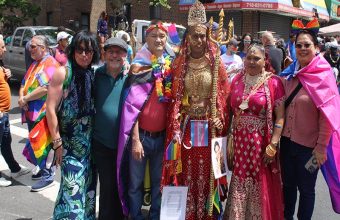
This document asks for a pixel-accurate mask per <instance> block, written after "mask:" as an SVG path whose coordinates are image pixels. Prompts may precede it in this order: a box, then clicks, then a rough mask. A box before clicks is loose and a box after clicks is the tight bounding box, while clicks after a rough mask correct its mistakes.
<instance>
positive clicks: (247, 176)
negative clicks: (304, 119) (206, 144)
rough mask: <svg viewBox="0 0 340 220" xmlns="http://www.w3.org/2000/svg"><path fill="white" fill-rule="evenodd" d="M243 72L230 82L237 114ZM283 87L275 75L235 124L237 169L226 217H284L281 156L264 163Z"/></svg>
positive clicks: (282, 97) (281, 101)
mask: <svg viewBox="0 0 340 220" xmlns="http://www.w3.org/2000/svg"><path fill="white" fill-rule="evenodd" d="M244 78H245V75H244V74H239V75H237V76H236V77H235V79H234V80H233V82H232V85H231V108H232V111H233V113H234V114H235V112H236V111H238V107H239V105H240V104H241V102H242V96H243V91H244V88H245V83H244ZM283 101H284V88H283V85H282V82H281V80H280V78H278V77H277V76H274V75H272V76H271V77H270V78H269V79H268V80H267V81H266V82H265V83H264V84H263V85H262V86H261V87H260V88H259V89H258V90H257V92H256V93H255V94H254V95H252V96H251V97H250V99H249V108H248V109H246V110H245V111H244V112H242V113H241V115H240V117H239V121H238V123H237V125H236V126H234V130H233V135H234V152H235V153H234V170H233V175H232V178H231V183H230V189H229V194H228V200H227V205H226V211H225V216H224V218H225V219H236V220H237V219H263V220H280V219H283V198H282V188H281V177H280V168H279V165H278V164H279V163H278V159H277V158H278V157H277V158H276V160H275V161H274V162H273V163H272V164H270V165H268V166H265V164H264V163H263V159H262V157H263V154H264V151H265V148H266V146H267V145H268V144H269V142H270V138H271V133H272V130H273V112H274V109H275V107H276V106H278V105H281V104H283Z"/></svg>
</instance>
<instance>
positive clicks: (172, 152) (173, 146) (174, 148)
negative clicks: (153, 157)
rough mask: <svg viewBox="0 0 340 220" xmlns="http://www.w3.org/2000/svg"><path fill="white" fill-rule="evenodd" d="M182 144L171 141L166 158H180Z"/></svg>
mask: <svg viewBox="0 0 340 220" xmlns="http://www.w3.org/2000/svg"><path fill="white" fill-rule="evenodd" d="M180 150H181V149H180V145H179V144H178V142H177V141H174V140H173V141H171V142H170V144H169V145H168V147H167V148H166V153H165V154H166V155H165V159H166V160H178V159H179V158H180Z"/></svg>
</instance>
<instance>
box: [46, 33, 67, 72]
mask: <svg viewBox="0 0 340 220" xmlns="http://www.w3.org/2000/svg"><path fill="white" fill-rule="evenodd" d="M70 37H71V35H70V34H68V33H66V32H65V31H61V32H59V33H58V34H57V42H58V46H57V47H56V48H51V55H52V56H53V57H54V58H55V59H56V60H57V61H58V62H59V63H60V65H62V66H65V65H66V63H67V55H66V53H65V50H66V47H67V46H68V44H69V40H68V39H69V38H70Z"/></svg>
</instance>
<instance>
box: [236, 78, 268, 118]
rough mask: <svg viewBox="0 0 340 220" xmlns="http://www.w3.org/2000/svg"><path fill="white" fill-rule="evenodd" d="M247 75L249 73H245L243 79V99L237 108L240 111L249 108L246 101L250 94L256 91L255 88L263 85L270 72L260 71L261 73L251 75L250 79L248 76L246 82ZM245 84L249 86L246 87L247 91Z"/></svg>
mask: <svg viewBox="0 0 340 220" xmlns="http://www.w3.org/2000/svg"><path fill="white" fill-rule="evenodd" d="M259 75H260V76H259ZM247 76H250V75H248V74H245V80H244V81H245V88H244V92H243V97H242V98H243V100H242V103H241V104H240V105H239V108H240V109H241V110H242V111H244V110H246V109H248V108H249V104H248V103H249V99H250V97H251V96H252V95H254V94H255V93H256V92H257V90H258V89H259V88H260V87H261V86H262V85H263V83H265V81H266V80H267V79H269V78H270V77H271V74H267V73H266V72H265V73H261V74H258V75H256V76H257V77H256V78H255V77H254V76H251V77H250V79H249V78H248V82H247ZM253 77H254V78H253ZM247 83H248V84H247ZM247 86H248V87H249V88H248V89H249V92H248V91H246V87H247Z"/></svg>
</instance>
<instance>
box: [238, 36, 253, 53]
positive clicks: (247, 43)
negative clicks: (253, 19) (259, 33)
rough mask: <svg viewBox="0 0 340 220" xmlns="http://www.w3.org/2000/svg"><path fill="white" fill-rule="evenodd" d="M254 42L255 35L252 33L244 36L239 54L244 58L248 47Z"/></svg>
mask: <svg viewBox="0 0 340 220" xmlns="http://www.w3.org/2000/svg"><path fill="white" fill-rule="evenodd" d="M252 43H253V37H252V36H251V34H249V33H246V34H244V35H243V36H242V38H241V42H240V44H239V47H238V49H239V52H238V53H237V55H239V56H240V57H241V58H242V59H243V58H244V57H245V56H246V54H247V50H248V47H249V46H250V45H251V44H252Z"/></svg>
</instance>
